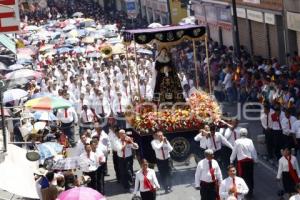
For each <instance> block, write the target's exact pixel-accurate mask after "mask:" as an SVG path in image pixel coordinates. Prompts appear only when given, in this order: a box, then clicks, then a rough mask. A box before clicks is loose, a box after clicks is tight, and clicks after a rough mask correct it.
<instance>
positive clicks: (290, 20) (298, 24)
mask: <svg viewBox="0 0 300 200" xmlns="http://www.w3.org/2000/svg"><path fill="white" fill-rule="evenodd" d="M287 26H288V29H291V30H294V31H298V32H300V14H299V13H292V12H287Z"/></svg>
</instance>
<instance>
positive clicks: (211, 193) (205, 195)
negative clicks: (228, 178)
mask: <svg viewBox="0 0 300 200" xmlns="http://www.w3.org/2000/svg"><path fill="white" fill-rule="evenodd" d="M200 195H201V200H216V198H217V191H216V183H206V182H203V181H201V182H200Z"/></svg>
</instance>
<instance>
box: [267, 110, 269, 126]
mask: <svg viewBox="0 0 300 200" xmlns="http://www.w3.org/2000/svg"><path fill="white" fill-rule="evenodd" d="M267 128H269V113H268V114H267Z"/></svg>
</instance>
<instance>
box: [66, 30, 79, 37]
mask: <svg viewBox="0 0 300 200" xmlns="http://www.w3.org/2000/svg"><path fill="white" fill-rule="evenodd" d="M68 35H69V36H71V37H73V38H76V37H78V31H77V30H75V29H73V30H72V31H70V32H69V33H68Z"/></svg>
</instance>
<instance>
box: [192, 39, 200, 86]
mask: <svg viewBox="0 0 300 200" xmlns="http://www.w3.org/2000/svg"><path fill="white" fill-rule="evenodd" d="M193 51H194V63H195V73H196V77H195V78H196V88H197V89H199V72H198V64H197V53H196V42H195V40H194V39H193Z"/></svg>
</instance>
